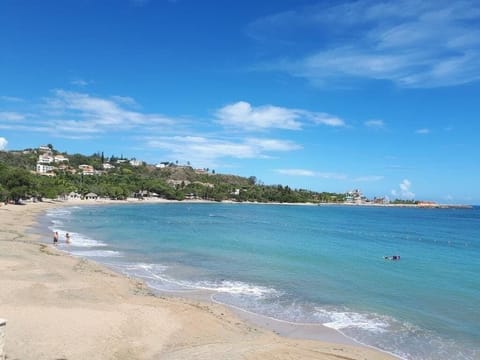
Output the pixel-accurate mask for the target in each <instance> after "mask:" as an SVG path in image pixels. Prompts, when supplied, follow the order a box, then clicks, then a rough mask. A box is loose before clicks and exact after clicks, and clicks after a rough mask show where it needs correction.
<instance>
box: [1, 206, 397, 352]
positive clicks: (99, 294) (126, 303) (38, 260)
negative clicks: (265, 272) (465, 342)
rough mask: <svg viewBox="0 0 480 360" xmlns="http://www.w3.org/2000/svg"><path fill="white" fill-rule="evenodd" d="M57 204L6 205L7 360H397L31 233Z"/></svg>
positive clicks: (3, 232) (4, 299)
mask: <svg viewBox="0 0 480 360" xmlns="http://www.w3.org/2000/svg"><path fill="white" fill-rule="evenodd" d="M67 204H69V205H70V204H71V202H67ZM53 206H62V204H61V203H54V202H50V203H45V202H44V203H31V204H27V205H2V206H0V318H5V319H7V321H8V322H7V326H6V345H5V353H6V355H7V359H21V360H26V359H35V360H40V359H49V360H54V359H56V360H60V359H68V360H73V359H129V360H130V359H215V360H219V359H229V360H230V359H337V360H338V359H362V360H363V359H372V360H374V359H393V357H391V356H389V355H388V354H384V353H382V352H379V351H375V350H371V349H369V348H366V347H360V346H352V345H345V344H339V343H337V344H335V343H324V342H320V341H313V340H299V339H293V338H287V337H282V336H278V335H277V334H275V333H274V332H272V331H269V330H265V329H262V328H261V327H259V326H258V325H254V324H253V323H251V322H248V321H245V320H241V319H240V318H239V317H237V316H236V315H235V314H233V313H232V312H231V311H230V310H229V309H227V308H225V307H223V306H220V305H216V304H211V303H203V302H197V301H194V300H187V299H181V298H174V297H162V296H153V295H152V293H151V292H150V290H149V289H148V288H147V287H146V286H145V285H144V284H143V283H142V282H140V281H137V280H135V279H129V278H126V277H124V276H122V275H119V274H117V273H114V272H112V271H110V270H108V269H106V268H105V267H103V266H100V265H98V264H95V263H93V262H91V261H87V260H84V259H79V258H75V257H72V256H69V255H67V254H64V253H62V252H60V251H58V250H56V249H55V248H54V246H53V245H45V244H42V243H40V242H39V240H41V239H45V238H47V237H50V235H51V234H48V233H44V234H33V233H30V232H29V229H31V227H32V225H34V224H35V220H36V216H38V215H39V214H40V213H41V212H43V211H45V210H46V209H47V208H49V207H53ZM328 340H330V339H328Z"/></svg>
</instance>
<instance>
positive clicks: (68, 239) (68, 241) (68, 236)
mask: <svg viewBox="0 0 480 360" xmlns="http://www.w3.org/2000/svg"><path fill="white" fill-rule="evenodd" d="M65 242H66V243H67V244H70V234H69V233H66V234H65Z"/></svg>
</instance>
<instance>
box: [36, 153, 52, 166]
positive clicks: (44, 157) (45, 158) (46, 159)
mask: <svg viewBox="0 0 480 360" xmlns="http://www.w3.org/2000/svg"><path fill="white" fill-rule="evenodd" d="M54 161H55V158H54V157H53V156H52V154H51V153H45V154H40V155H39V156H38V162H39V163H40V164H51V163H53V162H54Z"/></svg>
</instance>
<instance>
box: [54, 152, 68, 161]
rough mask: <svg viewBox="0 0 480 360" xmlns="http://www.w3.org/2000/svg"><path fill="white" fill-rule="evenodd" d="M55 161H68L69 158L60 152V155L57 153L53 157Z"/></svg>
mask: <svg viewBox="0 0 480 360" xmlns="http://www.w3.org/2000/svg"><path fill="white" fill-rule="evenodd" d="M53 161H54V162H56V163H58V162H66V161H68V158H67V157H65V156H63V155H60V154H58V155H55V157H54V158H53Z"/></svg>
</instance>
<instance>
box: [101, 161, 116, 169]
mask: <svg viewBox="0 0 480 360" xmlns="http://www.w3.org/2000/svg"><path fill="white" fill-rule="evenodd" d="M102 167H103V169H104V170H111V169H115V166H113V165H112V164H109V163H104V164H102Z"/></svg>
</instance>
